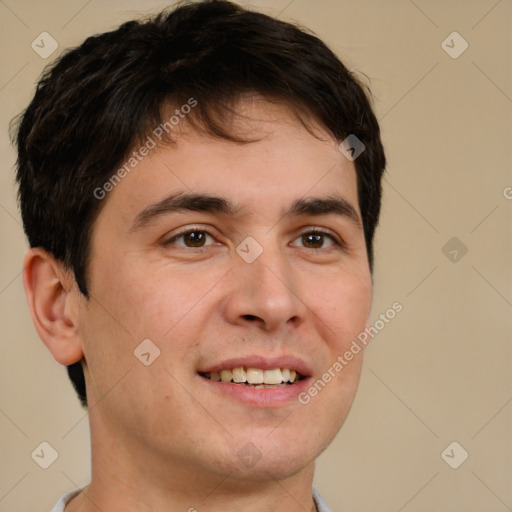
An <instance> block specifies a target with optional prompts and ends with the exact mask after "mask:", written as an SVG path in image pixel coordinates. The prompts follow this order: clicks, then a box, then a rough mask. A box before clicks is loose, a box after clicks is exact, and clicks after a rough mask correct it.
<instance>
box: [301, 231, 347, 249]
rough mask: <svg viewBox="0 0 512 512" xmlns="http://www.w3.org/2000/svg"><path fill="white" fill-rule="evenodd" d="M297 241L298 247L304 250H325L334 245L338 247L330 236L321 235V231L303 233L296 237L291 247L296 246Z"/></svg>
mask: <svg viewBox="0 0 512 512" xmlns="http://www.w3.org/2000/svg"><path fill="white" fill-rule="evenodd" d="M297 240H299V241H300V244H301V245H300V246H302V247H305V248H306V249H326V248H328V247H333V246H335V245H340V244H339V243H338V242H337V241H336V240H335V239H334V237H333V236H332V235H329V234H327V233H322V232H321V231H310V232H308V233H303V234H302V235H300V236H299V237H297V238H296V239H295V240H294V242H293V245H296V242H297Z"/></svg>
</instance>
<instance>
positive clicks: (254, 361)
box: [199, 355, 312, 377]
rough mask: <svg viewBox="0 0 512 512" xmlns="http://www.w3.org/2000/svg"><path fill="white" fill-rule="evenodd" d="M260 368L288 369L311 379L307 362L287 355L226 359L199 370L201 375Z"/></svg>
mask: <svg viewBox="0 0 512 512" xmlns="http://www.w3.org/2000/svg"><path fill="white" fill-rule="evenodd" d="M240 367H244V368H258V369H261V370H273V369H275V368H288V369H289V370H295V371H296V372H297V373H299V374H300V375H302V376H303V377H310V376H311V373H312V372H311V370H310V368H309V366H308V365H307V364H306V362H305V361H304V360H302V359H300V358H298V357H295V356H291V355H285V356H279V357H263V356H258V355H253V356H245V357H236V358H232V359H225V360H224V361H222V362H220V363H215V364H212V365H211V366H207V367H205V368H202V369H200V370H199V373H211V372H219V371H220V370H231V369H233V368H240Z"/></svg>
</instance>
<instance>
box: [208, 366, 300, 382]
mask: <svg viewBox="0 0 512 512" xmlns="http://www.w3.org/2000/svg"><path fill="white" fill-rule="evenodd" d="M208 375H209V377H210V379H211V380H215V381H222V382H231V381H233V382H236V383H242V382H247V383H248V384H281V383H283V382H295V381H296V380H298V379H299V376H298V374H297V372H296V371H295V370H290V369H288V368H274V369H272V370H261V369H259V368H247V369H246V368H243V367H238V368H233V369H232V370H221V371H220V372H210V373H209V374H206V376H208Z"/></svg>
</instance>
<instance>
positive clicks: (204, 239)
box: [167, 229, 215, 247]
mask: <svg viewBox="0 0 512 512" xmlns="http://www.w3.org/2000/svg"><path fill="white" fill-rule="evenodd" d="M208 242H209V243H208ZM167 243H168V244H175V245H181V246H183V247H205V246H207V245H213V243H215V240H214V238H213V237H212V236H211V235H210V234H209V233H208V232H207V231H203V230H199V229H194V230H191V231H186V232H185V233H180V234H179V235H176V236H175V237H173V238H171V239H170V240H169V241H168V242H167Z"/></svg>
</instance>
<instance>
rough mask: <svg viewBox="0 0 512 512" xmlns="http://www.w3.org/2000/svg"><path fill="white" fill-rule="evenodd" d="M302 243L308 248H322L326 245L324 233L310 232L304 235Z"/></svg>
mask: <svg viewBox="0 0 512 512" xmlns="http://www.w3.org/2000/svg"><path fill="white" fill-rule="evenodd" d="M302 243H303V245H304V247H307V248H308V249H321V248H322V246H323V245H324V235H323V234H321V233H308V234H306V235H302Z"/></svg>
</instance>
